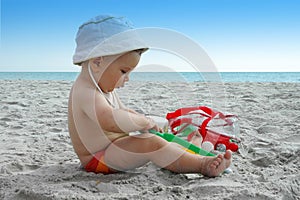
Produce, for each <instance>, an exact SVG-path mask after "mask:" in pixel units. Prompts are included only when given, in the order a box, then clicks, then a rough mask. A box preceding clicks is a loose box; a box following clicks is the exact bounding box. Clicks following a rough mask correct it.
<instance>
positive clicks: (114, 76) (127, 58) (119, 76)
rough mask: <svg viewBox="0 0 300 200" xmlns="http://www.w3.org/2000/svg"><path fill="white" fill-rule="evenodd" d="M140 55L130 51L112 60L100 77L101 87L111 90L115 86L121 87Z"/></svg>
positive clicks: (104, 89) (127, 79)
mask: <svg viewBox="0 0 300 200" xmlns="http://www.w3.org/2000/svg"><path fill="white" fill-rule="evenodd" d="M140 57H141V56H140V54H139V53H137V52H134V51H132V52H129V53H126V54H124V55H122V56H120V57H118V58H117V59H116V60H115V61H113V62H112V63H111V64H110V65H109V66H108V67H107V69H106V70H105V71H104V73H103V74H102V76H101V78H100V81H99V84H100V86H101V89H102V90H103V91H104V92H111V91H113V90H114V89H115V88H119V87H123V86H124V84H125V82H127V81H129V74H130V72H131V71H132V70H133V69H134V68H135V67H136V66H137V64H138V63H139V61H140Z"/></svg>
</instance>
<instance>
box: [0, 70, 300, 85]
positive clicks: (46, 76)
mask: <svg viewBox="0 0 300 200" xmlns="http://www.w3.org/2000/svg"><path fill="white" fill-rule="evenodd" d="M78 74H79V73H78V72H0V80H67V81H74V80H75V79H76V77H77V76H78ZM130 80H131V81H155V82H204V81H205V82H208V81H213V82H289V83H295V82H296V83H300V72H220V73H198V72H178V73H176V72H132V73H131V75H130Z"/></svg>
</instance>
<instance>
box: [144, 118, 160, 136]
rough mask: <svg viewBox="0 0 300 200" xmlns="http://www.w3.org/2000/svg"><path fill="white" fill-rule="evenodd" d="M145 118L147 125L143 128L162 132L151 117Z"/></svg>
mask: <svg viewBox="0 0 300 200" xmlns="http://www.w3.org/2000/svg"><path fill="white" fill-rule="evenodd" d="M147 119H148V121H149V123H148V126H147V127H146V128H145V130H150V129H152V130H155V131H158V132H161V133H162V132H163V130H162V128H159V127H158V126H157V124H156V123H155V121H154V120H153V119H152V118H150V117H147Z"/></svg>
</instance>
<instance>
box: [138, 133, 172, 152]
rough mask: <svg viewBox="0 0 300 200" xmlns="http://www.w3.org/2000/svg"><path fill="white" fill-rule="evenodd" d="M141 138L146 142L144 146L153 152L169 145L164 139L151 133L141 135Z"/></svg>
mask: <svg viewBox="0 0 300 200" xmlns="http://www.w3.org/2000/svg"><path fill="white" fill-rule="evenodd" d="M140 137H141V138H143V140H144V141H143V144H142V145H145V147H146V148H147V149H149V150H152V151H155V150H159V149H161V148H162V147H164V146H165V145H166V144H168V142H167V141H166V140H164V139H163V138H161V137H159V136H157V135H154V134H151V133H144V134H141V135H140Z"/></svg>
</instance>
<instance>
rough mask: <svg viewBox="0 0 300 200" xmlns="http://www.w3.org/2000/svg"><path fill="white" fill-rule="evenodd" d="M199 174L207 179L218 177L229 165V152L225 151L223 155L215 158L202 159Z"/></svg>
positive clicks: (206, 157)
mask: <svg viewBox="0 0 300 200" xmlns="http://www.w3.org/2000/svg"><path fill="white" fill-rule="evenodd" d="M201 159H202V164H201V170H200V172H201V174H203V175H204V176H208V177H216V176H218V175H220V174H221V173H222V172H223V171H224V170H225V169H226V168H228V167H229V166H230V163H231V151H230V150H227V151H226V152H225V154H219V155H218V156H216V157H209V156H205V157H202V158H201Z"/></svg>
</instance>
